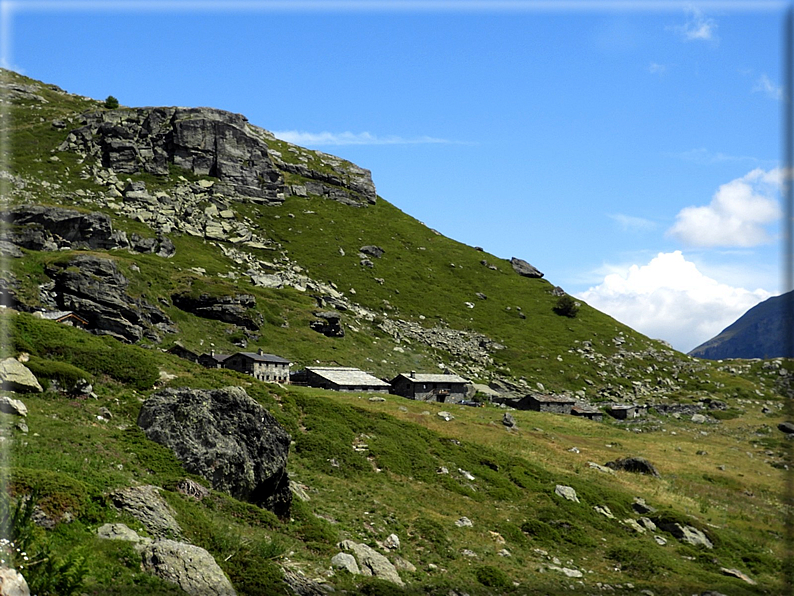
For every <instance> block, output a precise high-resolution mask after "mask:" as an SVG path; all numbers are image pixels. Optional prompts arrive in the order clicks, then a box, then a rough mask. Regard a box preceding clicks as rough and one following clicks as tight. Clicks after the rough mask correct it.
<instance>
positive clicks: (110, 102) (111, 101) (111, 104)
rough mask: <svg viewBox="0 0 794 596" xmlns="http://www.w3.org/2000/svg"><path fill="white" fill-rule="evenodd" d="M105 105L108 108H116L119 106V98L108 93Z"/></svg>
mask: <svg viewBox="0 0 794 596" xmlns="http://www.w3.org/2000/svg"><path fill="white" fill-rule="evenodd" d="M105 107H106V108H107V109H108V110H115V109H116V108H117V107H119V100H118V99H116V98H115V97H113V96H112V95H108V98H107V99H106V100H105Z"/></svg>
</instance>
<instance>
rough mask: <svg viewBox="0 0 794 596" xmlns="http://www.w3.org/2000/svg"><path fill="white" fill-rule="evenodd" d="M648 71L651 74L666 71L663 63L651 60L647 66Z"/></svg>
mask: <svg viewBox="0 0 794 596" xmlns="http://www.w3.org/2000/svg"><path fill="white" fill-rule="evenodd" d="M648 72H650V73H651V74H664V73H665V72H667V67H666V66H665V65H664V64H657V63H656V62H651V64H650V66H648Z"/></svg>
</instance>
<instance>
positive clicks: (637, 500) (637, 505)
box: [631, 497, 656, 515]
mask: <svg viewBox="0 0 794 596" xmlns="http://www.w3.org/2000/svg"><path fill="white" fill-rule="evenodd" d="M631 508H632V509H634V511H636V512H637V513H639V514H640V515H644V514H646V513H654V512H655V511H656V509H655V508H654V507H651V506H650V505H648V504H647V503H646V502H645V499H643V498H641V497H634V502H633V503H632V504H631Z"/></svg>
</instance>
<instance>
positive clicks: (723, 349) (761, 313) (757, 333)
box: [689, 292, 794, 360]
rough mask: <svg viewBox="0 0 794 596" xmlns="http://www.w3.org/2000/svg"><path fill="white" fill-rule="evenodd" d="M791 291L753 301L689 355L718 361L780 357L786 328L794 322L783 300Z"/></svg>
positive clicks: (784, 350)
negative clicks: (751, 305) (788, 315)
mask: <svg viewBox="0 0 794 596" xmlns="http://www.w3.org/2000/svg"><path fill="white" fill-rule="evenodd" d="M788 300H794V293H792V292H789V293H788V294H783V295H781V296H773V297H772V298H769V299H767V300H764V301H763V302H761V303H760V304H756V305H755V306H754V307H753V308H751V309H750V310H748V311H747V312H746V313H744V314H743V315H742V316H741V317H739V318H738V319H737V320H736V321H735V322H734V323H732V324H731V325H729V326H728V327H726V328H725V329H723V330H722V331H721V332H720V333H719V335H716V336H715V337H713V338H711V339H710V340H708V341H707V342H704V343H702V344H701V345H699V346H698V347H696V348H695V349H694V350H692V351H691V352H689V355H690V356H695V357H697V358H708V359H710V360H721V359H724V358H779V357H791V356H792V355H793V354H792V353H791V351H790V349H789V352H788V353H786V351H787V350H786V346H785V341H786V340H785V333H784V332H785V329H786V328H787V327H788V328H789V329H790V328H791V326H792V325H794V321H792V320H791V318H790V317H786V302H787V301H788Z"/></svg>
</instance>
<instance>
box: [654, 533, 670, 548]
mask: <svg viewBox="0 0 794 596" xmlns="http://www.w3.org/2000/svg"><path fill="white" fill-rule="evenodd" d="M653 539H654V540H655V541H656V544H658V545H659V546H664V545H665V544H667V538H665V537H664V536H659V535H658V534H657V535H656V536H654V537H653Z"/></svg>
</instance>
